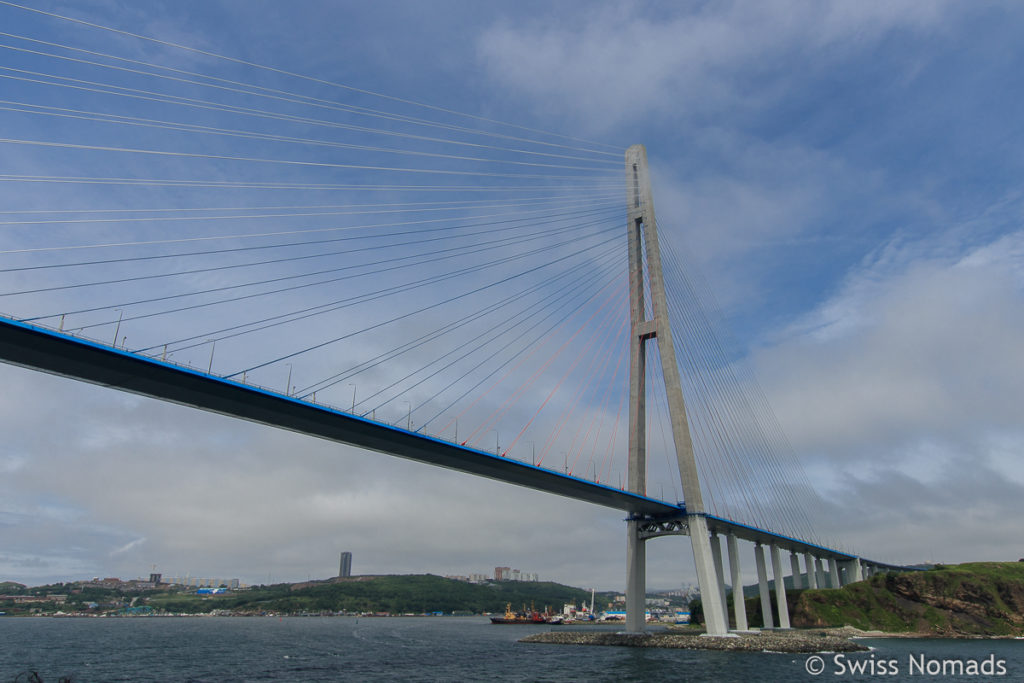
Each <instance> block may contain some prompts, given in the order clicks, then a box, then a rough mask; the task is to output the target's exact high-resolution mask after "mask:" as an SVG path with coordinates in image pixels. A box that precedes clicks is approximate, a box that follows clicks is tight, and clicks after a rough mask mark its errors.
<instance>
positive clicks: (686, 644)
mask: <svg viewBox="0 0 1024 683" xmlns="http://www.w3.org/2000/svg"><path fill="white" fill-rule="evenodd" d="M882 638H892V639H928V640H1014V639H1020V637H1019V636H1006V635H990V636H979V635H937V634H935V633H904V632H900V633H894V632H886V631H865V630H862V629H859V628H854V627H852V626H843V627H842V628H815V629H790V630H786V631H782V630H764V631H747V632H744V633H736V634H733V635H732V636H729V637H720V638H711V637H706V636H705V635H704V634H703V632H700V631H697V632H695V630H694V629H674V628H668V629H666V630H663V631H651V632H648V633H646V634H644V635H635V634H627V633H622V632H609V631H600V632H594V631H591V632H587V631H577V630H553V631H546V632H544V633H535V634H533V635H529V636H526V637H525V638H521V639H520V640H519V642H521V643H541V644H548V645H597V646H610V647H651V648H671V649H683V650H725V651H733V652H780V653H792V654H811V653H821V652H865V651H868V650H870V649H871V648H869V647H867V646H866V645H862V644H861V643H859V642H857V641H858V640H860V639H882Z"/></svg>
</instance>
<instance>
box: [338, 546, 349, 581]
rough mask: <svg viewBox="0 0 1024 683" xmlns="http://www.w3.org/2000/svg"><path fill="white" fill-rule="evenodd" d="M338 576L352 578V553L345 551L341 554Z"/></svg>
mask: <svg viewBox="0 0 1024 683" xmlns="http://www.w3.org/2000/svg"><path fill="white" fill-rule="evenodd" d="M338 576H339V577H341V578H343V579H347V578H348V577H350V576H352V553H350V552H348V551H347V550H346V551H345V552H343V553H342V554H341V565H340V566H339V567H338Z"/></svg>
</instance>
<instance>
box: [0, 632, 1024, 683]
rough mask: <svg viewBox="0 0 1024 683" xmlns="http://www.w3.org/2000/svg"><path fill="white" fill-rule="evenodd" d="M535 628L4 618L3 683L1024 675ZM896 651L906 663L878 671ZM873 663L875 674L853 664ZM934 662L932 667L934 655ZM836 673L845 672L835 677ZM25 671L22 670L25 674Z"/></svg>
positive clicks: (1002, 647)
mask: <svg viewBox="0 0 1024 683" xmlns="http://www.w3.org/2000/svg"><path fill="white" fill-rule="evenodd" d="M548 628H550V627H541V628H534V627H530V626H492V625H491V624H489V623H487V620H486V619H482V618H391V619H366V618H361V619H354V618H291V619H288V618H285V619H276V618H202V617H196V618H140V619H47V618H37V619H24V618H18V619H11V618H0V683H10V682H11V681H14V680H15V679H16V678H17V677H18V675H19V674H20V673H22V672H26V671H37V672H38V673H39V675H40V676H41V678H42V680H43V681H45V683H55V682H56V681H57V680H58V678H60V677H62V676H70V677H72V680H74V681H75V682H76V683H89V682H91V681H197V682H198V681H204V682H205V681H211V682H212V681H217V682H220V681H349V680H351V681H552V682H555V681H557V682H559V683H564V682H565V681H683V680H687V681H742V682H744V683H746V682H747V681H776V680H778V681H791V680H797V681H801V680H806V681H810V680H817V679H823V680H833V681H834V680H851V681H854V680H855V681H872V680H888V681H926V680H969V681H970V680H973V681H977V680H993V679H994V680H1011V681H1021V680H1024V641H1006V640H1003V641H936V640H925V641H922V640H874V641H865V642H866V643H867V644H869V645H871V646H872V647H874V648H876V649H875V650H874V651H873V652H871V653H856V654H853V655H849V656H848V660H847V661H846V662H845V663H844V664H843V670H842V671H840V670H839V667H838V665H837V664H836V662H835V661H834V660H833V659H832V657H833V656H832V655H824V656H823V657H824V660H823V664H824V666H825V671H824V672H823V673H822V674H821V675H820V676H818V677H813V676H811V675H809V674H808V673H807V672H806V671H805V666H806V663H807V659H808V656H807V655H785V654H771V653H722V652H689V651H685V650H654V649H652V650H644V649H636V648H604V647H572V646H555V645H527V644H524V643H518V642H516V641H517V639H518V638H521V637H522V636H524V635H526V634H528V633H533V632H536V631H538V630H546V629H548ZM922 654H923V655H925V657H926V658H927V660H926V665H927V662H932V661H934V662H937V661H938V660H942V659H955V660H968V659H975V660H978V661H981V660H984V659H986V658H988V657H989V656H990V655H994V656H995V658H996V659H997V660H1000V659H1001V660H1004V662H1005V663H1004V666H1005V669H1006V675H1005V676H1001V677H998V676H997V677H992V676H963V677H950V676H943V675H941V674H939V675H936V676H932V675H929V674H928V673H927V672H925V673H920V672H913V673H911V672H908V670H907V669H908V657H910V656H914V657H920V655H922ZM881 660H886V661H888V660H895V661H896V663H897V668H898V669H899V671H900V673H899V674H898V675H895V676H894V675H883V674H888V672H889V667H890V666H892V665H886V668H885V671H879V669H880V668H881V665H880V664H879V662H880V661H881ZM857 662H860V664H861V665H862V666H869V665H872V663H874V664H873V665H874V667H875V675H871V671H870V669H868V670H867V673H866V674H861V675H857V674H851V673H850V670H849V668H848V667H849V665H850V664H851V663H857ZM933 666H934V665H933ZM837 672H838V675H837ZM20 680H25V677H24V676H22V677H21V679H20Z"/></svg>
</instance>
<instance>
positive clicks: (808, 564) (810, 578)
mask: <svg viewBox="0 0 1024 683" xmlns="http://www.w3.org/2000/svg"><path fill="white" fill-rule="evenodd" d="M804 569H806V570H807V587H808V588H817V587H818V571H817V569H816V568H815V566H814V558H813V557H811V554H810V553H804Z"/></svg>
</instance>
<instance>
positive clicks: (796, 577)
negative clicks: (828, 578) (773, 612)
mask: <svg viewBox="0 0 1024 683" xmlns="http://www.w3.org/2000/svg"><path fill="white" fill-rule="evenodd" d="M789 565H790V567H792V569H793V589H794V590H799V589H801V588H803V587H804V581H803V578H802V577H801V576H800V558H799V557H797V556H796V553H790V554H789Z"/></svg>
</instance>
